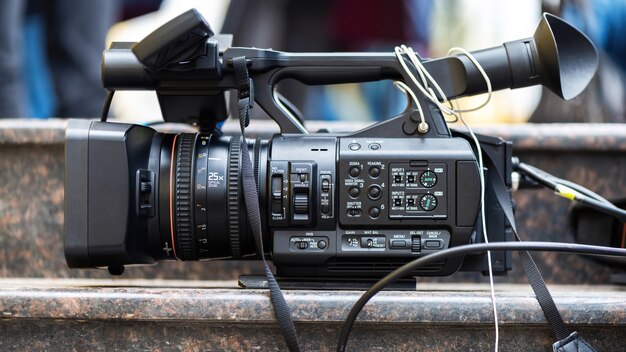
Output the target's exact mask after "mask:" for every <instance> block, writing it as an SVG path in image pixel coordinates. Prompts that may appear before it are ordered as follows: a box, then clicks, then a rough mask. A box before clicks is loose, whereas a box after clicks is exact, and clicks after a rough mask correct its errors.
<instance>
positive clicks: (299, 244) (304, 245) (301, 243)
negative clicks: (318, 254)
mask: <svg viewBox="0 0 626 352" xmlns="http://www.w3.org/2000/svg"><path fill="white" fill-rule="evenodd" d="M295 245H296V247H297V248H298V249H307V248H309V242H306V241H298V242H296V243H295Z"/></svg>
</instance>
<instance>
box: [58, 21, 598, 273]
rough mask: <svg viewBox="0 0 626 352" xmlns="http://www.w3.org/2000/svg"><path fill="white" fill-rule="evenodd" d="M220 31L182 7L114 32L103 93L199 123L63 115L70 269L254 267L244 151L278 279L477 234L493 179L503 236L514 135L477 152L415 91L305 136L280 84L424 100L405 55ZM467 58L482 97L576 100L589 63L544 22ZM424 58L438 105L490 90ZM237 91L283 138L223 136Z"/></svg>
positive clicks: (439, 246) (404, 254) (393, 264)
mask: <svg viewBox="0 0 626 352" xmlns="http://www.w3.org/2000/svg"><path fill="white" fill-rule="evenodd" d="M212 37H213V32H212V31H211V29H210V27H209V25H208V24H207V23H206V22H205V20H204V19H203V18H202V16H200V15H199V14H198V13H197V12H196V11H195V10H191V11H188V12H186V13H184V14H182V15H180V16H179V17H177V18H175V19H173V20H172V21H170V22H168V23H167V24H165V25H164V26H162V27H161V28H159V29H157V30H156V31H154V32H153V33H152V34H150V35H149V36H147V37H146V38H145V39H144V40H142V41H140V42H138V43H118V42H116V43H113V44H112V45H111V47H110V48H109V49H108V50H106V51H105V52H104V56H103V63H102V79H103V82H104V86H105V87H106V88H107V89H109V90H110V91H114V90H155V91H156V93H157V96H158V99H159V103H160V106H161V111H162V112H163V117H164V120H165V121H166V122H183V123H188V124H194V125H197V126H198V127H199V132H198V133H160V132H157V131H156V130H154V129H152V128H149V127H145V126H139V125H131V124H122V123H109V122H97V121H85V120H73V121H70V122H69V124H68V127H67V146H66V163H67V164H66V185H65V192H66V193H65V195H66V211H65V224H66V238H65V255H66V259H67V263H68V265H69V266H70V267H72V268H88V267H108V268H109V271H110V272H111V273H112V274H120V273H121V272H122V271H123V268H124V266H125V265H133V264H153V263H155V262H157V261H159V260H167V259H169V260H175V259H177V260H203V259H255V258H256V259H258V258H259V257H260V256H261V255H264V254H263V253H260V250H259V249H258V248H259V243H256V244H255V238H254V236H253V233H252V230H251V226H250V225H251V223H253V225H255V224H254V223H255V222H257V219H251V218H250V215H249V214H250V211H251V209H248V207H247V206H246V205H245V204H246V203H245V202H244V185H243V183H242V176H241V172H242V170H243V169H244V166H243V162H244V157H246V156H248V157H249V158H250V159H251V161H252V164H253V167H254V169H253V172H254V178H255V183H256V184H255V188H256V189H257V196H258V200H259V204H260V214H261V217H260V219H259V220H260V225H261V228H262V230H263V232H262V243H261V244H264V247H265V248H270V249H271V250H269V251H268V252H269V253H266V254H269V255H270V258H271V259H272V261H273V263H274V264H275V266H276V268H277V273H278V276H281V277H287V278H289V277H291V278H345V279H366V278H376V277H382V276H384V275H385V274H387V273H389V272H391V271H392V270H394V269H396V268H398V267H400V266H401V265H403V264H404V263H406V262H408V261H410V260H413V259H415V258H417V257H421V256H425V255H427V254H431V253H436V252H439V251H442V250H444V249H447V248H453V247H456V246H460V245H465V244H469V243H478V242H483V238H482V236H480V235H479V234H480V233H481V231H482V223H481V221H478V219H480V215H481V214H480V209H481V180H480V179H481V175H480V173H483V175H484V177H485V178H486V181H485V196H484V203H483V204H484V209H485V211H486V214H485V215H486V219H487V222H486V230H487V233H488V234H489V240H490V241H491V242H506V241H512V240H513V234H512V230H511V224H510V221H508V220H507V217H506V214H505V209H504V207H507V206H508V207H510V191H511V187H512V182H511V174H512V171H513V169H512V168H513V162H512V150H511V143H510V142H507V141H504V140H502V139H500V138H495V137H489V136H478V140H479V142H480V148H479V149H478V148H477V146H476V145H475V144H474V143H473V139H472V136H471V135H470V134H469V133H467V132H465V131H454V130H452V131H451V130H450V129H449V128H448V126H447V124H446V121H445V120H444V117H443V115H442V112H441V111H440V109H439V108H438V106H437V105H436V104H434V103H433V102H432V101H430V100H428V99H426V98H425V97H424V96H423V95H422V94H418V95H417V96H416V97H415V98H414V99H409V102H408V104H407V107H406V109H405V110H404V112H402V113H401V114H400V115H398V116H396V117H393V118H391V119H388V120H386V121H383V122H380V123H377V124H374V125H372V126H369V127H367V128H365V129H363V130H360V131H356V132H352V133H339V134H338V133H328V132H320V133H309V132H308V131H307V130H306V129H305V127H304V126H303V124H302V123H301V121H300V119H299V118H298V116H297V113H296V112H295V111H294V109H292V108H290V107H289V104H287V103H286V102H285V101H284V99H283V98H281V97H280V96H279V95H278V94H276V89H275V88H276V86H277V84H278V83H279V82H280V81H282V80H284V79H294V80H297V81H300V82H302V83H304V84H307V85H322V84H338V83H350V82H366V81H378V80H399V81H401V82H404V83H405V84H406V86H407V87H408V88H410V89H411V90H412V91H414V92H418V89H419V87H417V86H416V84H415V83H414V81H413V80H412V78H411V77H410V75H409V73H408V72H407V70H406V69H404V68H403V67H404V66H406V67H408V69H409V71H411V72H413V74H417V71H416V67H415V65H414V64H413V63H412V62H411V61H410V60H408V59H407V58H405V57H402V59H399V57H398V56H397V55H395V54H394V53H286V52H280V51H274V50H266V49H256V48H227V49H225V50H223V48H222V47H220V44H222V46H224V44H225V43H227V42H228V39H229V38H228V37H224V36H221V37H220V36H218V37H213V38H212ZM226 46H228V44H226ZM472 55H473V58H475V60H476V61H477V62H478V63H479V64H480V66H482V68H483V69H484V73H486V76H488V77H489V79H490V84H491V89H492V90H498V89H504V88H519V87H525V86H531V85H536V84H542V85H544V86H546V87H548V88H549V89H550V90H552V91H553V92H554V93H556V94H557V95H559V96H561V97H562V98H564V99H571V98H573V97H575V96H576V95H578V94H579V93H580V92H581V91H582V90H583V89H584V88H585V87H586V85H587V83H588V82H589V81H590V79H591V78H592V76H593V74H594V72H595V69H596V66H597V53H596V51H595V48H594V47H593V45H592V44H591V43H590V41H589V40H588V39H587V38H586V37H585V36H584V35H583V34H581V33H580V32H579V31H578V30H576V29H575V28H573V27H572V26H570V25H569V24H567V23H566V22H564V21H562V20H561V19H559V18H557V17H554V16H552V15H548V14H546V15H544V16H543V18H542V20H541V22H540V24H539V26H538V28H537V30H536V32H535V34H534V36H533V37H532V38H527V39H521V40H517V41H513V42H508V43H505V44H503V45H502V46H498V47H494V48H490V49H485V50H480V51H476V52H473V53H472ZM420 61H421V63H422V64H423V67H424V69H425V71H427V72H428V73H430V75H432V78H433V79H434V81H436V82H438V83H439V86H440V88H441V90H442V91H443V94H445V97H446V98H457V97H462V96H470V95H474V94H479V93H484V92H486V91H487V90H488V83H486V81H485V78H484V75H483V73H481V70H480V69H479V67H480V66H478V65H476V63H475V62H474V61H472V59H471V56H469V55H461V54H460V55H457V56H449V57H444V58H440V59H434V60H422V59H420ZM242 63H243V65H242ZM248 75H249V76H248ZM233 90H236V91H237V95H233V96H231V99H235V100H236V101H239V102H240V104H239V109H242V108H243V109H246V108H247V106H242V105H241V101H244V100H246V99H248V100H250V101H251V102H254V103H256V104H257V105H258V108H261V109H263V110H264V111H265V112H267V114H268V115H269V116H270V117H271V118H272V119H273V120H274V121H275V122H276V123H277V124H278V126H279V127H280V130H281V133H280V134H277V135H274V136H273V137H272V138H271V139H269V140H268V139H261V138H257V139H254V140H245V143H246V145H245V146H244V145H242V144H241V143H240V138H239V136H227V135H223V134H222V133H221V132H220V129H219V126H220V124H219V123H220V122H221V121H223V120H225V119H226V118H227V117H228V115H229V114H228V109H227V106H228V104H227V103H226V95H227V93H229V92H232V91H233ZM111 97H112V94H111V95H110V96H109V98H111ZM108 103H110V99H109V101H108ZM105 110H108V108H107V109H105ZM420 112H421V114H423V116H422V115H421V114H420ZM103 117H104V118H103V120H104V119H105V118H106V111H105V112H104V113H103ZM244 125H245V123H244ZM246 149H249V154H248V155H244V154H245V150H246ZM478 153H482V156H483V158H484V165H483V169H482V170H481V169H480V168H479V162H478ZM497 187H500V188H501V189H502V188H503V189H504V190H505V192H506V195H507V198H508V199H507V201H508V204H503V203H502V200H501V199H500V198H499V197H498V194H497V192H498V191H499V190H498V188H497ZM504 203H507V202H504ZM255 226H256V225H255ZM491 260H492V266H493V271H494V272H496V273H500V274H503V273H506V271H507V270H510V269H511V259H510V253H509V254H507V253H506V252H505V253H502V252H500V253H493V257H492V259H491ZM487 264H488V262H487V256H486V255H483V254H475V255H469V256H466V257H465V258H464V257H463V256H458V257H454V258H448V259H446V260H441V261H437V262H433V263H430V264H429V265H428V266H424V267H421V268H419V269H416V270H415V271H413V272H411V273H410V275H412V276H414V275H450V274H452V273H454V272H456V271H457V270H459V269H461V270H468V271H482V272H485V271H486V270H487Z"/></svg>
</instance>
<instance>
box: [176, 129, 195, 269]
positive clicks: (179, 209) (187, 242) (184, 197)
mask: <svg viewBox="0 0 626 352" xmlns="http://www.w3.org/2000/svg"><path fill="white" fill-rule="evenodd" d="M178 138H179V141H178V143H177V146H176V148H177V149H176V176H175V177H176V178H175V184H176V187H175V190H176V194H175V195H176V198H175V209H176V212H175V214H176V243H175V246H176V253H177V256H178V258H179V259H181V260H197V259H198V258H197V257H198V255H197V251H196V248H195V247H196V246H195V241H194V238H193V237H194V236H193V228H192V226H193V225H192V224H193V218H192V216H193V214H192V207H191V197H192V194H191V191H192V190H191V185H192V181H193V180H192V179H191V175H192V172H191V171H192V167H193V149H194V144H195V139H196V134H190V133H181V134H180V135H179V136H178Z"/></svg>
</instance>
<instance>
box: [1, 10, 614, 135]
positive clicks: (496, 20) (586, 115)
mask: <svg viewBox="0 0 626 352" xmlns="http://www.w3.org/2000/svg"><path fill="white" fill-rule="evenodd" d="M192 7H195V8H197V9H198V10H199V11H200V12H201V13H202V14H203V15H204V17H205V18H206V19H207V21H208V22H209V23H210V24H211V26H212V28H213V30H214V31H215V32H216V33H230V34H233V35H234V43H233V45H235V46H255V47H260V48H273V49H276V50H284V51H393V48H394V47H395V46H396V45H400V44H407V45H409V46H412V47H413V48H414V49H415V50H416V51H417V52H418V53H419V54H420V55H421V56H422V57H431V58H436V57H440V56H445V55H446V53H447V51H448V49H449V48H450V47H454V46H460V47H463V48H465V49H467V50H477V49H482V48H487V47H491V46H496V45H500V44H501V43H502V42H505V41H510V40H515V39H520V38H525V37H530V36H531V35H532V34H533V33H532V32H533V31H534V28H535V27H536V25H537V23H538V22H539V19H540V16H541V13H542V11H548V12H551V13H554V14H556V15H559V16H561V17H563V18H565V19H566V20H567V21H569V22H571V23H572V24H574V25H575V26H577V27H578V28H579V29H581V30H582V31H583V32H585V33H586V34H587V35H588V36H589V37H590V38H591V39H592V41H593V42H594V43H595V44H596V46H597V48H598V49H599V50H600V52H601V60H600V61H601V63H600V69H599V71H598V75H597V77H596V78H595V79H594V82H593V83H592V84H591V85H590V86H589V87H588V88H587V90H586V91H585V93H584V94H582V95H581V96H580V97H578V98H576V100H575V101H574V103H570V104H563V103H562V102H561V101H560V99H559V98H558V97H556V96H555V95H554V94H553V93H551V92H549V91H547V90H542V88H540V87H530V88H524V89H519V90H516V91H508V90H507V91H501V92H497V93H496V94H495V95H494V99H493V100H492V103H491V104H489V105H488V106H487V107H486V108H484V109H482V110H480V111H478V112H474V113H471V114H468V115H467V118H468V120H469V121H470V122H471V123H472V124H494V123H524V122H527V121H530V122H626V113H625V109H624V102H625V101H626V99H625V98H626V90H625V82H626V79H625V74H624V72H625V71H624V70H625V69H626V38H624V37H623V36H622V33H624V29H626V0H595V1H586V0H564V1H559V0H544V1H539V0H532V1H530V0H529V1H523V2H522V1H497V0H440V1H430V0H393V1H389V0H334V1H330V0H318V1H314V2H309V1H307V2H304V1H292V0H266V1H251V0H210V1H206V0H204V1H201V0H176V1H173V0H163V1H159V0H107V1H100V0H81V1H78V0H46V1H44V0H3V1H2V2H0V77H1V78H2V79H1V80H0V117H37V118H47V117H83V118H93V117H97V116H99V115H100V110H101V107H102V102H103V100H104V96H105V91H104V89H103V88H102V87H101V83H100V56H101V52H102V50H103V49H104V48H105V47H107V46H108V45H109V44H110V42H111V41H139V40H141V39H142V38H143V37H144V36H146V35H147V34H148V33H150V32H151V31H153V30H154V29H156V28H157V27H159V26H160V25H162V24H163V23H165V22H166V21H168V20H169V19H171V18H173V17H175V16H176V15H178V14H180V13H182V12H184V11H185V10H187V9H189V8H192ZM279 90H280V91H281V92H282V93H283V94H284V95H285V96H286V97H287V98H288V99H290V100H291V101H292V102H293V103H294V104H295V105H296V106H297V107H298V108H300V110H302V111H303V113H304V116H305V117H306V118H307V119H309V120H348V121H352V120H357V121H377V120H384V119H386V118H389V117H391V116H394V115H396V114H398V113H400V112H401V111H402V110H403V109H404V107H405V104H406V99H405V97H404V95H403V94H402V93H400V92H399V91H398V90H397V89H396V88H394V87H393V85H392V82H390V81H388V82H372V83H365V84H345V85H335V86H324V87H305V86H303V85H301V84H299V83H297V82H285V83H283V84H281V86H280V87H279ZM483 99H484V97H481V96H478V97H472V98H467V99H466V100H467V101H463V102H462V103H461V106H465V107H470V106H475V105H476V104H477V103H479V102H481V101H482V100H483ZM257 110H258V109H257ZM112 114H113V116H114V117H115V118H116V119H118V120H125V121H135V122H148V121H158V120H160V119H161V113H160V111H159V105H158V103H157V100H156V97H155V94H154V92H118V94H116V97H115V99H114V103H113V107H112ZM261 115H262V114H261Z"/></svg>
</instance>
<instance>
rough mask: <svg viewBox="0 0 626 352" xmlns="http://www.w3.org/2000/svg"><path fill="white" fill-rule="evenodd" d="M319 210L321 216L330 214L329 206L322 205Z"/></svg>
mask: <svg viewBox="0 0 626 352" xmlns="http://www.w3.org/2000/svg"><path fill="white" fill-rule="evenodd" d="M320 210H321V211H322V214H328V213H330V205H328V204H322V206H321V207H320Z"/></svg>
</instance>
